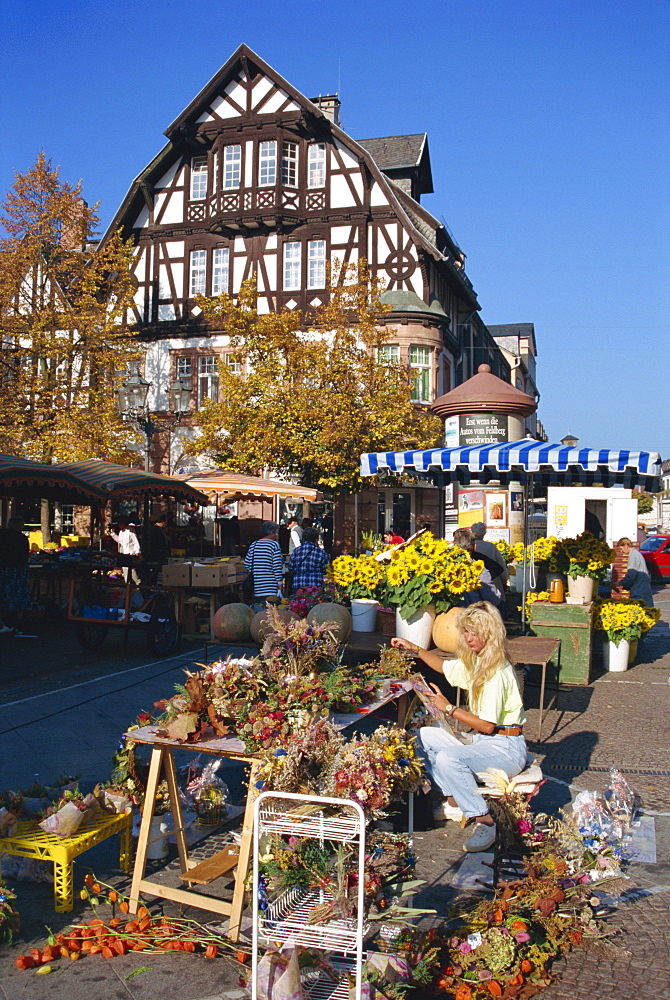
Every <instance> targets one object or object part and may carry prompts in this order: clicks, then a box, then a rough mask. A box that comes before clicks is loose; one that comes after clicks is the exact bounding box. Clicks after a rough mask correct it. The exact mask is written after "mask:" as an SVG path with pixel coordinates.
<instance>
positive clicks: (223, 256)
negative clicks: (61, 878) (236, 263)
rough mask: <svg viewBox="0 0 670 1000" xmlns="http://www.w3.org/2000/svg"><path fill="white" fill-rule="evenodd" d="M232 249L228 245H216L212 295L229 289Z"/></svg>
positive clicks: (213, 262)
mask: <svg viewBox="0 0 670 1000" xmlns="http://www.w3.org/2000/svg"><path fill="white" fill-rule="evenodd" d="M229 262H230V251H229V249H228V247H215V249H214V254H213V257H212V295H223V294H224V292H227V291H228V279H229V276H230V263H229Z"/></svg>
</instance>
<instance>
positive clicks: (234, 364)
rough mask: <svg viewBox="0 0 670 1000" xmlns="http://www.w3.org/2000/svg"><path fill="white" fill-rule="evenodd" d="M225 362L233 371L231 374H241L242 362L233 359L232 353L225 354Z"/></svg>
mask: <svg viewBox="0 0 670 1000" xmlns="http://www.w3.org/2000/svg"><path fill="white" fill-rule="evenodd" d="M226 364H227V365H228V368H229V369H230V371H231V372H232V373H233V375H241V374H242V362H241V361H235V359H234V358H233V356H232V354H226Z"/></svg>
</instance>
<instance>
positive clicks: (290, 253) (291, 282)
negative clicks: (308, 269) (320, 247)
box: [284, 243, 302, 292]
mask: <svg viewBox="0 0 670 1000" xmlns="http://www.w3.org/2000/svg"><path fill="white" fill-rule="evenodd" d="M301 264H302V246H301V245H300V243H285V244H284V291H287V292H295V291H298V289H299V288H300V268H301Z"/></svg>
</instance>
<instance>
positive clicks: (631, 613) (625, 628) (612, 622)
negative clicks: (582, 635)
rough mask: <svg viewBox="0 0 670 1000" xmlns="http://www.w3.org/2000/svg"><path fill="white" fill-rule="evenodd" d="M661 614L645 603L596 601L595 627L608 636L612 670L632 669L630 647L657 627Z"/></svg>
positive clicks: (607, 656) (606, 653) (607, 658)
mask: <svg viewBox="0 0 670 1000" xmlns="http://www.w3.org/2000/svg"><path fill="white" fill-rule="evenodd" d="M660 615H661V612H660V611H659V610H658V609H657V608H650V607H648V606H647V605H646V604H644V603H643V602H642V601H636V600H605V601H600V600H598V601H596V602H595V613H594V620H593V625H594V628H596V629H598V630H599V631H601V632H603V633H604V634H605V636H606V637H607V639H606V641H605V644H604V646H603V655H604V660H605V665H606V667H607V669H608V670H611V671H622V670H627V669H628V661H629V655H630V644H631V643H633V642H637V641H638V640H639V639H640V636H642V635H643V634H644V633H645V632H648V631H649V629H650V628H651V627H652V626H653V625H655V624H656V622H657V621H658V619H659V618H660Z"/></svg>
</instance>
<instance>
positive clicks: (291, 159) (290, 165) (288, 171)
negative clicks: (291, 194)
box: [281, 142, 298, 187]
mask: <svg viewBox="0 0 670 1000" xmlns="http://www.w3.org/2000/svg"><path fill="white" fill-rule="evenodd" d="M281 182H282V184H283V185H284V187H297V186H298V143H297V142H285V143H284V145H283V146H282V154H281Z"/></svg>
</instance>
